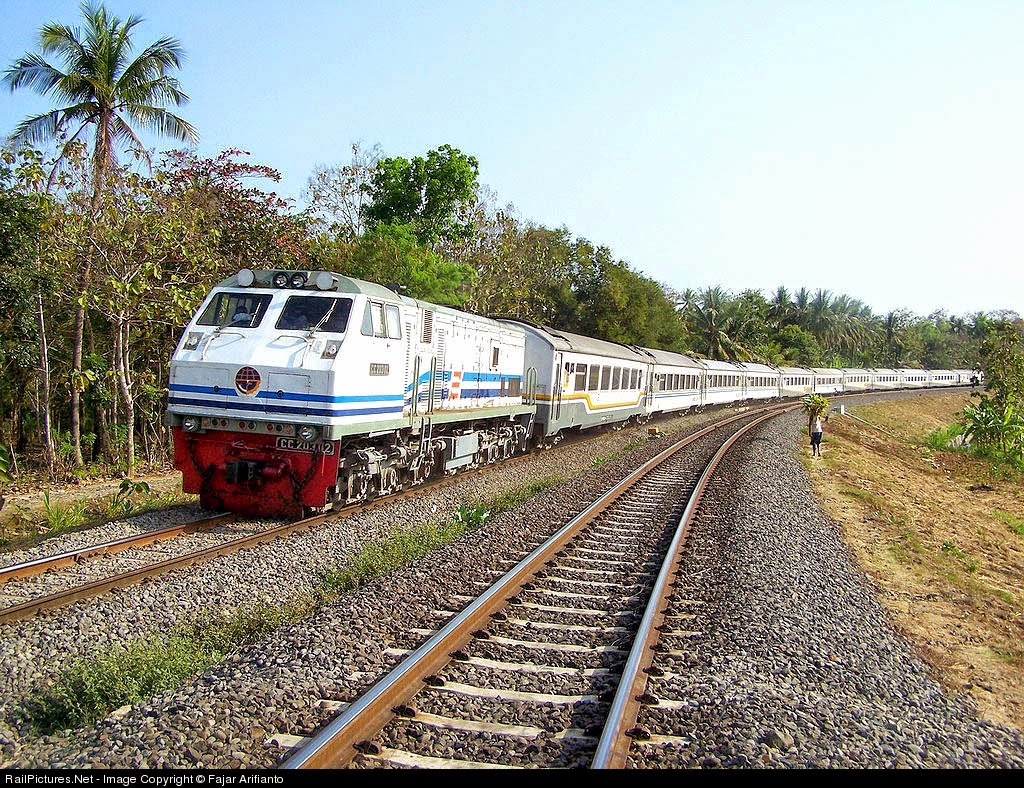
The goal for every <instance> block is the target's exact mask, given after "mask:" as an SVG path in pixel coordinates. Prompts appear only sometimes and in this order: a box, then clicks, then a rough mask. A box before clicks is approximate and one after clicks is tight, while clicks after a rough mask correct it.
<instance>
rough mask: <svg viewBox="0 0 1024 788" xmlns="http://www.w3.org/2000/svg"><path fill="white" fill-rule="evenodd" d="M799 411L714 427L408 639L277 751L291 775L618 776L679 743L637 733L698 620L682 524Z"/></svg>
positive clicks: (646, 730)
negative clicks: (731, 456)
mask: <svg viewBox="0 0 1024 788" xmlns="http://www.w3.org/2000/svg"><path fill="white" fill-rule="evenodd" d="M795 407H797V405H793V404H789V405H786V406H781V407H776V408H772V409H770V410H769V412H767V413H758V414H756V415H751V414H745V415H740V416H736V417H733V418H731V419H727V420H724V421H721V422H719V423H717V424H715V425H712V426H710V427H707V428H705V429H703V430H700V431H698V432H696V433H694V434H693V435H691V436H688V437H687V438H684V439H683V440H681V441H679V442H677V443H675V444H674V445H673V446H671V447H669V448H668V449H666V450H665V451H664V452H662V453H661V454H659V455H658V456H656V457H655V458H653V459H652V460H651V461H649V462H648V463H646V464H645V465H644V466H642V467H641V468H639V469H638V470H636V471H635V472H633V473H632V474H630V475H629V476H628V477H627V478H626V479H624V480H623V481H622V482H620V483H619V484H618V485H616V486H615V487H614V488H612V489H611V490H609V491H608V492H607V493H605V494H604V495H602V496H601V497H600V498H599V499H598V500H597V501H595V502H594V503H593V504H592V505H591V506H589V507H588V508H587V509H586V510H585V511H583V512H582V513H580V514H579V515H577V516H576V517H574V518H573V519H572V520H571V521H570V522H569V523H567V524H566V525H565V526H564V527H562V528H561V529H560V530H559V531H558V532H557V533H555V534H554V535H553V536H552V537H551V538H550V539H549V540H547V541H546V542H544V543H543V544H541V545H540V546H539V547H537V548H536V549H535V550H534V551H533V552H532V553H531V554H530V555H529V556H527V557H526V558H524V559H523V560H522V561H520V562H519V563H518V564H516V565H515V566H514V567H512V568H511V569H510V570H509V571H508V572H507V573H505V574H504V575H503V576H502V577H500V578H499V579H498V580H497V582H495V583H494V584H493V585H490V586H489V587H488V588H486V589H485V590H484V591H483V593H482V594H481V595H480V596H479V597H477V598H475V599H466V600H458V601H460V602H461V601H465V602H466V605H465V607H464V608H463V609H462V610H461V611H457V612H456V611H437V612H438V615H439V616H442V617H444V618H447V619H448V620H447V623H445V624H444V625H443V626H441V627H440V628H439V629H438V630H436V631H421V632H417V633H414V634H418V635H420V636H421V637H425V638H427V639H426V641H425V642H423V643H422V645H420V646H419V647H418V648H417V649H415V650H414V651H412V652H411V653H405V652H400V653H395V654H394V656H395V657H396V658H401V661H400V662H399V664H398V665H397V667H395V669H394V670H393V671H392V672H391V673H389V674H388V675H387V676H385V677H383V678H382V679H381V680H380V681H378V682H377V683H376V684H374V685H373V687H371V688H370V690H369V691H368V692H367V693H366V694H365V695H363V696H362V697H360V698H358V699H357V700H355V701H354V702H352V703H351V704H350V705H346V704H339V703H337V702H330V701H324V702H323V703H322V705H324V706H325V707H326V708H329V709H332V710H336V711H338V712H340V714H339V716H338V717H337V718H336V719H335V720H334V721H333V722H331V723H330V724H329V725H327V726H326V727H325V728H324V729H323V730H321V731H320V732H319V733H318V734H317V735H315V736H313V737H311V738H308V739H304V738H298V737H287V736H282V735H279V736H277V737H274V741H275V743H277V744H279V745H284V746H291V747H293V748H294V750H295V752H294V754H293V755H291V756H290V757H289V758H288V759H287V760H286V761H285V762H284V764H283V767H284V768H286V769H300V768H338V767H345V766H352V767H355V768H387V767H426V768H432V767H436V768H500V767H507V766H513V767H514V766H521V767H535V768H536V767H540V768H572V767H581V766H587V765H593V766H595V767H599V768H615V767H620V766H622V765H623V764H624V763H625V758H626V754H627V753H628V751H629V747H630V742H631V741H632V739H633V738H635V737H639V738H640V739H643V740H644V741H648V742H649V741H655V742H658V743H659V744H662V745H664V744H665V743H666V742H669V743H671V739H672V734H671V733H663V734H661V735H658V734H657V733H655V732H652V731H651V730H650V724H651V723H650V722H648V723H647V727H642V726H638V725H637V724H636V719H637V715H638V713H639V710H640V705H641V703H643V702H653V701H654V700H656V696H655V695H653V694H652V693H650V692H648V691H647V690H646V688H645V682H646V681H647V680H648V678H649V677H650V676H652V675H657V674H658V672H659V671H660V672H662V673H663V672H664V671H663V670H662V669H661V668H657V667H656V666H653V665H652V659H653V656H654V654H655V653H656V651H657V650H658V649H665V648H667V650H668V651H669V652H671V648H668V647H665V646H663V645H660V641H661V640H662V639H664V638H680V637H682V638H685V637H686V636H687V633H688V630H687V624H688V622H689V621H690V620H691V619H692V617H693V612H692V611H690V610H688V609H687V601H686V600H682V599H679V598H678V597H677V596H676V595H675V594H674V593H673V591H672V587H671V584H672V580H673V574H674V566H675V564H676V563H677V561H678V556H679V553H680V551H681V550H682V547H683V545H684V542H685V535H686V531H687V527H688V523H689V521H690V519H691V518H692V517H693V514H694V512H695V510H696V507H697V504H698V502H699V500H700V496H701V494H702V491H703V489H704V487H705V485H706V484H707V481H708V479H709V477H710V475H711V474H712V472H713V470H714V467H715V465H717V463H718V461H719V460H720V458H721V457H722V456H723V455H724V454H725V452H726V451H728V449H729V447H730V446H732V445H733V444H734V443H735V441H736V440H738V439H740V437H741V436H742V435H744V434H746V433H747V432H749V430H751V429H753V428H754V427H755V426H757V425H758V424H759V423H761V422H762V421H763V420H765V419H767V418H770V417H772V416H774V415H777V414H778V413H780V412H783V411H785V410H791V409H793V408H795ZM726 425H731V427H730V429H731V430H732V431H731V432H730V434H728V435H727V436H725V437H722V436H721V433H720V432H719V430H721V428H722V427H724V426H726ZM683 449H689V450H688V451H685V452H684V451H683ZM698 456H699V457H700V458H701V459H700V461H699V462H698V461H697V458H698Z"/></svg>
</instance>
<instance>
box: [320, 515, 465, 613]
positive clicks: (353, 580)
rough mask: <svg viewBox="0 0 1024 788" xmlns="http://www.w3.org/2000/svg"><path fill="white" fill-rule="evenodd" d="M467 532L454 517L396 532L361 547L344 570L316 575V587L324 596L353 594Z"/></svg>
mask: <svg viewBox="0 0 1024 788" xmlns="http://www.w3.org/2000/svg"><path fill="white" fill-rule="evenodd" d="M460 511H461V510H460ZM468 530H470V526H469V524H468V522H466V521H463V520H460V519H458V517H453V518H452V519H451V520H449V521H447V522H444V523H437V524H434V525H420V526H416V527H414V528H410V529H396V530H395V531H392V532H391V534H390V535H389V536H388V537H387V538H385V539H382V540H380V541H376V542H370V543H369V544H366V545H364V546H363V549H362V550H360V551H359V552H358V553H357V554H356V555H355V556H354V557H353V558H352V560H351V561H349V562H348V563H347V564H345V565H344V566H341V567H337V568H335V569H329V570H327V571H325V572H323V573H322V574H321V575H320V585H321V587H322V588H323V590H324V591H325V592H327V593H328V594H342V593H345V592H348V591H354V590H355V589H357V588H359V586H361V585H365V584H366V583H369V582H370V581H372V580H376V579H377V578H378V577H383V576H384V575H386V574H388V573H389V572H392V571H394V570H395V569H398V568H399V567H401V566H405V565H406V564H408V563H411V562H413V561H415V560H416V559H417V558H420V557H421V556H424V555H426V554H427V553H429V552H430V551H431V550H434V549H436V548H438V547H443V546H444V545H446V544H448V543H449V542H453V541H454V540H456V539H458V538H459V537H460V536H462V534H464V533H465V532H466V531H468Z"/></svg>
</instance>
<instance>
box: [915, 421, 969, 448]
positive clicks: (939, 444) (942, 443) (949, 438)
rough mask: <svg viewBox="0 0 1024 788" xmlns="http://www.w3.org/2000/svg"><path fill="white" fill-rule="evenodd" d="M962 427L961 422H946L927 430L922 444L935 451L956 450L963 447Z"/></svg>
mask: <svg viewBox="0 0 1024 788" xmlns="http://www.w3.org/2000/svg"><path fill="white" fill-rule="evenodd" d="M963 439H964V428H963V425H961V424H955V423H954V424H947V425H946V426H944V427H939V428H938V429H936V430H932V431H931V432H929V433H928V434H927V435H926V436H925V438H924V441H923V442H924V445H925V446H927V447H928V448H930V449H934V450H935V451H958V450H960V449H962V448H963Z"/></svg>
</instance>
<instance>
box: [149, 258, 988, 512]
mask: <svg viewBox="0 0 1024 788" xmlns="http://www.w3.org/2000/svg"><path fill="white" fill-rule="evenodd" d="M979 378H980V373H979V372H977V371H975V370H920V369H818V368H815V369H806V368H801V367H774V366H767V365H764V364H753V363H740V362H729V361H710V360H705V359H695V358H691V357H689V356H685V355H682V354H679V353H673V352H669V351H665V350H655V349H651V348H644V347H636V346H632V345H623V344H617V343H614V342H606V341H603V340H599V339H593V338H590V337H585V336H580V335H578V334H571V333H568V332H565V331H558V330H555V329H551V328H544V327H541V326H538V325H534V324H531V323H528V322H526V321H521V320H511V319H491V318H487V317H482V316H479V315H474V314H469V313H467V312H462V311H459V310H456V309H452V308H449V307H444V306H438V305H436V304H431V303H427V302H425V301H419V300H415V299H411V298H406V297H404V296H401V295H398V294H396V293H394V292H392V291H391V290H389V289H387V288H385V287H382V286H380V285H377V284H373V283H370V282H365V281H361V280H358V279H352V278H349V277H345V276H341V275H339V274H335V273H331V272H327V271H253V270H251V269H242V270H241V271H239V272H238V274H236V275H234V276H232V277H229V278H228V279H226V280H224V281H222V282H221V283H220V284H218V285H217V286H216V287H214V288H213V290H212V291H211V292H210V294H209V295H208V296H207V297H206V299H205V300H204V301H203V303H202V305H201V306H200V308H199V309H198V311H197V312H196V314H195V315H194V317H193V318H192V320H191V321H190V322H189V324H188V326H187V327H186V329H185V331H184V332H183V334H182V337H181V340H180V342H179V343H178V346H177V348H176V350H175V352H174V355H173V357H172V359H171V368H170V390H169V397H168V407H167V417H166V418H167V423H168V424H169V425H170V426H171V428H172V432H173V435H174V459H175V465H176V467H177V468H178V469H179V470H180V471H181V473H182V475H183V488H184V491H185V492H189V493H198V494H199V497H200V504H201V505H202V506H203V507H204V508H207V509H213V510H227V511H236V512H240V513H246V514H252V515H259V516H288V517H293V516H301V515H303V514H307V513H309V512H314V511H322V510H325V509H327V508H330V507H334V506H338V505H342V504H345V503H350V502H357V501H362V500H367V499H369V498H371V497H374V496H377V495H384V494H387V493H390V492H394V491H397V490H399V489H401V488H403V487H407V486H411V485H415V484H419V483H421V482H423V481H424V480H426V479H427V478H429V477H431V476H433V475H436V474H441V473H454V472H456V471H458V470H460V469H462V468H466V467H473V466H479V465H484V464H487V463H493V462H497V461H499V460H502V459H505V458H508V457H511V456H512V455H514V454H517V453H520V452H524V451H527V450H529V449H530V448H532V447H535V446H539V445H550V444H552V443H554V442H556V441H557V440H559V439H560V438H561V437H563V436H564V435H565V434H566V433H567V432H568V431H571V430H585V429H588V428H592V427H596V426H600V425H620V424H624V423H626V422H630V421H643V420H645V419H647V418H649V417H651V416H655V415H659V414H667V413H673V412H678V411H685V410H689V409H694V408H700V407H704V406H709V405H721V404H728V403H739V402H744V401H752V400H773V399H778V398H787V397H801V396H804V395H806V394H812V393H817V394H836V393H845V392H857V391H869V390H885V389H905V388H927V387H937V386H958V385H970V384H973V383H976V382H977V381H978V380H979Z"/></svg>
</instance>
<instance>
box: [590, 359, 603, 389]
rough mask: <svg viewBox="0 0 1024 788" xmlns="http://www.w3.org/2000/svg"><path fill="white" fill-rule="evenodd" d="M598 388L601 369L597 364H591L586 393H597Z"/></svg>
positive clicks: (599, 386)
mask: <svg viewBox="0 0 1024 788" xmlns="http://www.w3.org/2000/svg"><path fill="white" fill-rule="evenodd" d="M599 388H601V367H600V365H599V364H591V365H590V376H589V380H587V391H597V390H598V389H599Z"/></svg>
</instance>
